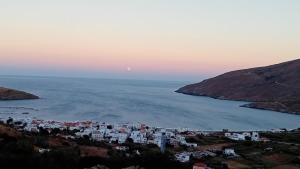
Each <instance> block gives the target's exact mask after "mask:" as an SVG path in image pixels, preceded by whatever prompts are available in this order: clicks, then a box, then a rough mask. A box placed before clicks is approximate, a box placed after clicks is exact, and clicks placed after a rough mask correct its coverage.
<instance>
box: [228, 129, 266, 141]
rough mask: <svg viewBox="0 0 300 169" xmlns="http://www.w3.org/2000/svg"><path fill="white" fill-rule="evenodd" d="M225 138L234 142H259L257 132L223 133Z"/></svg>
mask: <svg viewBox="0 0 300 169" xmlns="http://www.w3.org/2000/svg"><path fill="white" fill-rule="evenodd" d="M225 137H227V138H229V139H231V140H236V141H244V140H251V141H261V139H260V137H259V134H258V132H255V131H253V132H243V133H229V132H227V133H225Z"/></svg>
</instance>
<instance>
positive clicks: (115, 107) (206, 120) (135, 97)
mask: <svg viewBox="0 0 300 169" xmlns="http://www.w3.org/2000/svg"><path fill="white" fill-rule="evenodd" d="M185 84H186V83H184V82H165V81H139V80H108V79H83V78H82V79H81V78H53V77H51V78H50V77H13V76H11V77H8V76H0V86H5V87H10V88H15V89H19V90H24V91H27V92H30V93H33V94H36V95H38V96H40V97H41V99H39V100H23V101H0V117H1V116H7V115H12V114H13V115H14V116H34V117H38V118H43V119H53V120H97V121H103V122H143V123H146V124H149V125H153V126H161V127H189V128H197V129H204V130H217V129H223V128H228V129H236V130H247V129H272V128H282V127H284V128H297V127H300V116H297V115H290V114H284V113H278V112H272V111H264V110H255V109H249V108H242V107H239V106H240V105H242V104H245V102H236V101H224V100H216V99H211V98H207V97H197V96H189V95H183V94H178V93H175V92H174V91H175V90H176V89H178V88H179V87H181V86H183V85H185ZM25 112H26V113H29V114H28V115H24V114H23V113H25Z"/></svg>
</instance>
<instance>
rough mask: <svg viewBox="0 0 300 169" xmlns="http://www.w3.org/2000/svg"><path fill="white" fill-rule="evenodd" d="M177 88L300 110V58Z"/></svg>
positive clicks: (272, 107)
mask: <svg viewBox="0 0 300 169" xmlns="http://www.w3.org/2000/svg"><path fill="white" fill-rule="evenodd" d="M176 92H178V93H183V94H189V95H198V96H209V97H212V98H217V99H226V100H241V101H249V102H253V103H250V104H247V105H243V106H244V107H251V108H259V109H267V110H274V111H279V112H286V113H294V114H300V59H298V60H293V61H289V62H284V63H280V64H276V65H271V66H266V67H258V68H251V69H244V70H237V71H232V72H228V73H225V74H222V75H219V76H217V77H214V78H211V79H207V80H204V81H202V82H200V83H196V84H191V85H187V86H184V87H182V88H180V89H178V90H177V91H176Z"/></svg>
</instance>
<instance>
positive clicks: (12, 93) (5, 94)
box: [0, 87, 39, 100]
mask: <svg viewBox="0 0 300 169" xmlns="http://www.w3.org/2000/svg"><path fill="white" fill-rule="evenodd" d="M27 99H39V97H38V96H35V95H33V94H30V93H26V92H23V91H19V90H14V89H8V88H4V87H0V100H27Z"/></svg>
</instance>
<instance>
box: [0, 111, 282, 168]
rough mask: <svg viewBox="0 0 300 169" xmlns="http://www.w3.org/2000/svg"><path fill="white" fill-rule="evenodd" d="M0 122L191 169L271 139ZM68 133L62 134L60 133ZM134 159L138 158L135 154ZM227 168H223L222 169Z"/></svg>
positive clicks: (127, 126) (254, 134)
mask: <svg viewBox="0 0 300 169" xmlns="http://www.w3.org/2000/svg"><path fill="white" fill-rule="evenodd" d="M0 122H2V123H4V124H6V125H13V127H14V128H16V129H17V130H19V131H22V132H29V133H39V132H48V133H49V134H51V133H54V132H56V133H57V136H60V137H63V138H64V139H68V140H77V139H83V138H84V139H88V140H92V141H95V142H104V143H106V144H109V145H114V149H115V150H116V151H119V152H126V151H128V150H129V147H127V146H126V144H125V143H128V142H129V143H132V144H138V145H156V146H157V147H158V148H159V150H160V152H161V153H164V152H165V151H166V150H167V149H168V151H172V152H173V154H174V159H175V160H176V161H178V162H180V163H191V162H192V163H193V164H192V168H193V169H208V168H211V166H210V165H208V164H206V163H205V160H203V159H206V158H214V157H219V156H221V157H222V158H225V159H238V158H240V154H238V153H236V151H235V149H234V147H233V146H232V145H234V143H236V142H245V141H248V142H264V143H265V142H270V139H268V138H266V137H261V136H260V133H261V132H259V131H240V132H233V131H228V130H225V129H224V130H223V131H200V130H192V129H183V128H178V129H177V128H161V127H150V126H147V125H146V124H142V123H136V124H131V123H116V124H109V123H104V122H95V121H75V122H60V121H54V120H41V119H35V118H33V119H32V118H15V119H13V118H11V117H9V118H0ZM66 130H67V131H71V132H68V133H64V134H62V132H59V131H66ZM268 132H271V133H282V132H286V129H275V130H270V131H268ZM197 136H201V138H204V139H203V140H205V139H206V140H209V138H219V139H218V141H217V143H219V142H220V140H221V142H220V144H214V145H217V146H215V147H213V146H207V145H205V143H202V144H201V141H200V142H199V139H196V138H197ZM38 151H39V152H40V153H44V152H49V151H51V149H49V148H42V147H41V148H39V150H38ZM265 151H272V147H267V148H265ZM135 153H136V154H137V155H139V154H141V152H139V150H136V151H135ZM224 165H225V164H224ZM224 168H226V167H224Z"/></svg>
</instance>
